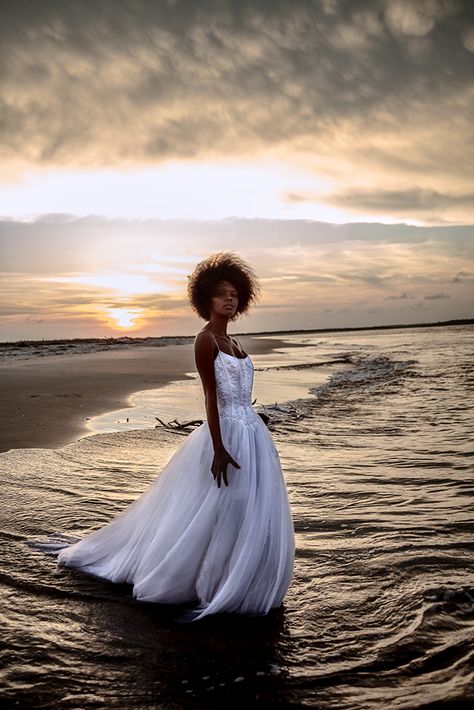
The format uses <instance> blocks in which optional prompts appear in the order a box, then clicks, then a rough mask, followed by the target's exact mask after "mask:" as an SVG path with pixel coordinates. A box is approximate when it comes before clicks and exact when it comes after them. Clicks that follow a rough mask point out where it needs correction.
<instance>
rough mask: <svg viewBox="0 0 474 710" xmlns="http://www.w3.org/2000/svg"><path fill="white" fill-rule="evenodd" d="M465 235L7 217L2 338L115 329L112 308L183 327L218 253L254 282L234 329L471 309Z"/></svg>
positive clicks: (370, 321) (0, 235) (469, 240)
mask: <svg viewBox="0 0 474 710" xmlns="http://www.w3.org/2000/svg"><path fill="white" fill-rule="evenodd" d="M473 236H474V232H473V228H470V227H415V226H410V225H404V224H399V225H384V224H376V223H371V224H363V223H357V224H346V225H333V224H326V223H323V222H310V221H305V220H288V221H281V220H259V219H253V220H252V219H249V220H245V219H229V220H223V221H207V222H186V221H183V220H143V221H138V220H125V219H122V220H117V219H114V220H105V219H98V218H97V217H95V216H93V215H92V216H90V217H88V218H80V219H73V218H71V216H70V215H69V216H64V215H49V216H47V217H46V216H43V217H42V218H41V219H36V220H30V221H29V222H20V221H13V220H4V221H2V222H0V264H1V267H2V269H3V271H2V273H0V279H1V282H2V306H1V308H0V323H1V325H2V328H3V331H2V332H3V333H4V334H5V335H4V336H3V337H4V338H9V339H13V338H14V337H24V336H23V334H25V336H27V337H30V336H32V335H34V333H33V334H32V331H31V322H32V319H33V320H39V319H42V320H43V324H42V327H43V330H42V331H38V333H37V335H38V337H60V336H61V335H62V336H63V337H64V334H65V333H68V334H69V337H73V336H74V333H75V328H78V329H79V330H78V332H80V333H82V334H83V335H84V336H85V335H88V334H89V335H90V334H91V333H92V334H95V333H98V334H99V335H103V334H104V333H108V334H113V333H114V332H116V331H114V330H113V325H110V323H111V320H112V319H113V318H114V314H115V315H116V316H117V317H118V316H119V315H122V317H123V314H125V317H130V318H132V317H137V326H136V330H134V331H133V334H136V335H153V334H157V333H162V334H183V333H192V332H194V330H195V327H196V319H195V317H194V316H193V315H192V314H191V312H190V308H189V305H188V303H187V297H186V283H187V281H186V275H187V274H189V273H190V272H191V271H192V269H193V267H194V265H195V264H197V262H198V261H200V260H201V259H202V258H203V257H205V256H208V255H209V254H210V253H212V252H215V251H221V250H223V249H228V250H235V251H237V252H238V253H239V254H240V255H241V256H242V257H243V258H244V259H247V260H248V261H249V262H250V263H251V264H252V266H253V267H254V268H255V270H256V272H257V273H258V275H259V277H260V278H261V281H262V287H263V295H262V300H261V302H260V303H259V304H258V306H257V307H256V308H255V310H254V312H253V313H252V316H251V318H250V319H244V320H243V321H242V323H239V325H238V327H239V328H242V330H251V331H252V330H253V331H259V330H278V329H285V328H289V329H295V328H309V327H324V326H325V325H327V326H328V327H344V326H345V325H357V324H359V325H363V324H367V325H374V324H377V323H379V324H380V323H394V322H398V323H401V322H407V321H406V319H407V316H408V319H410V314H411V309H412V308H413V309H414V312H415V313H416V311H418V310H420V309H423V308H425V309H431V311H430V313H431V314H432V315H433V318H434V319H435V320H438V319H443V318H446V319H449V318H456V317H471V316H472V296H473V293H472V284H473V282H474V279H473V278H472V274H473V273H474V267H473V264H474V239H473ZM453 274H454V276H453ZM420 304H421V305H420ZM375 313H376V314H377V317H376V319H375V316H374V314H375ZM127 314H128V316H127ZM349 314H350V318H349ZM13 334H17V335H16V336H14V335H13ZM18 334H20V335H18Z"/></svg>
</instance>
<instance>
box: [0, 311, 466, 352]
mask: <svg viewBox="0 0 474 710" xmlns="http://www.w3.org/2000/svg"><path fill="white" fill-rule="evenodd" d="M473 324H474V318H458V319H456V320H445V321H437V322H436V323H396V324H393V325H365V326H353V327H348V328H311V329H309V330H308V329H305V328H298V329H296V330H267V331H255V332H252V333H236V335H241V336H242V337H243V336H245V335H248V336H252V335H289V334H292V335H294V334H296V333H305V334H306V333H341V332H344V331H353V330H388V329H393V328H433V327H441V326H446V325H473ZM194 337H195V335H157V336H149V337H146V338H133V337H130V336H128V335H126V336H121V337H119V338H111V337H103V338H56V339H53V340H16V341H3V342H0V347H5V346H9V347H16V348H26V347H31V346H34V347H38V346H39V345H45V346H47V345H55V344H58V343H64V344H65V345H66V346H67V345H70V346H71V347H73V346H74V344H79V343H83V344H85V343H100V344H102V345H104V344H107V343H109V344H111V345H112V344H114V345H121V344H123V345H127V344H128V345H153V344H154V343H156V341H159V344H160V345H166V343H167V342H168V341H170V342H174V343H175V342H176V341H177V340H179V341H182V342H183V343H184V342H189V341H190V340H192V339H194Z"/></svg>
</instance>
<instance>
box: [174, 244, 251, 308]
mask: <svg viewBox="0 0 474 710" xmlns="http://www.w3.org/2000/svg"><path fill="white" fill-rule="evenodd" d="M219 281H229V282H230V283H231V284H232V285H233V286H234V288H235V289H236V291H237V293H238V294H239V303H238V306H237V309H236V311H235V313H234V315H233V316H232V318H231V319H230V320H236V319H237V318H238V317H239V316H240V315H241V314H242V313H246V312H247V311H248V310H249V308H250V305H251V304H252V303H254V302H255V301H256V300H257V299H258V297H259V295H260V286H259V283H258V279H257V276H256V274H255V272H254V270H253V269H252V268H251V266H249V265H248V264H247V263H246V262H245V261H244V260H243V259H241V258H240V256H238V255H237V254H236V253H235V252H231V251H227V252H225V251H221V252H218V253H217V254H211V256H209V257H208V258H207V259H204V261H200V262H199V264H198V265H197V266H196V268H195V269H194V271H193V273H192V274H191V275H190V276H188V298H189V302H190V304H191V307H192V308H193V310H195V311H196V313H197V314H198V315H199V316H200V317H201V318H203V319H204V320H209V319H210V317H211V297H212V296H213V295H214V293H215V289H216V285H217V284H218V282H219Z"/></svg>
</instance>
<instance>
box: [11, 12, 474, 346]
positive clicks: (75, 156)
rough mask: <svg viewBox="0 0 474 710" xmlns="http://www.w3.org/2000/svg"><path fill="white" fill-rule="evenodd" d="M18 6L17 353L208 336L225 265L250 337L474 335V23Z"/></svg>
mask: <svg viewBox="0 0 474 710" xmlns="http://www.w3.org/2000/svg"><path fill="white" fill-rule="evenodd" d="M8 7H9V9H8V12H5V13H3V11H2V10H0V19H1V20H2V23H0V27H2V33H3V34H2V43H1V45H0V47H1V49H0V61H3V64H4V66H5V71H4V72H1V73H0V97H1V99H2V107H3V108H2V111H3V116H4V120H3V121H2V129H1V132H2V136H1V138H2V140H1V141H0V161H1V167H2V170H1V171H0V259H1V269H2V271H1V284H2V287H1V288H2V305H1V307H0V327H1V336H0V337H1V338H2V339H4V340H8V339H20V338H48V337H54V338H60V337H86V336H96V335H98V336H104V335H108V336H110V335H114V334H121V333H123V332H125V331H130V332H133V334H134V335H160V334H163V335H167V334H184V333H193V332H195V330H196V327H197V326H198V321H197V320H196V316H195V314H193V313H192V312H191V311H190V309H189V304H188V303H187V299H186V284H187V281H186V277H187V275H188V274H189V273H190V272H191V271H192V269H193V267H194V265H195V264H196V263H197V262H198V261H199V260H200V259H202V258H204V257H205V256H207V255H209V254H210V253H212V252H214V251H222V250H233V251H236V252H238V253H239V254H240V255H241V256H242V257H243V258H245V259H247V260H249V261H250V262H251V263H252V264H253V265H254V267H255V269H256V271H257V273H258V275H259V277H260V278H261V280H262V285H263V297H262V301H261V302H260V303H259V304H258V305H257V306H256V307H255V308H254V310H253V312H252V314H251V315H250V316H247V317H245V318H244V319H243V320H242V321H241V322H239V323H238V324H236V327H238V328H239V329H241V330H243V331H245V330H247V331H256V330H281V329H286V328H318V327H322V328H323V327H324V328H327V327H347V326H359V325H360V326H364V325H377V324H380V325H383V324H390V323H413V322H419V321H420V320H421V321H438V320H443V319H452V318H468V317H471V316H472V303H473V301H474V298H473V297H474V226H473V225H474V199H473V193H472V184H473V175H472V165H474V160H473V155H472V152H473V145H474V144H473V142H472V140H471V134H472V115H473V113H474V91H473V87H472V80H471V77H472V76H473V75H474V44H473V42H472V37H473V36H474V29H473V28H474V25H473V24H472V11H471V10H472V8H471V6H470V4H469V3H467V2H464V1H461V2H450V1H446V2H444V1H443V2H441V0H432V1H431V0H430V2H425V1H424V0H423V2H420V3H416V6H415V5H414V4H413V3H411V2H408V0H393V2H390V3H381V2H379V1H378V0H364V1H363V2H360V3H346V4H344V3H340V2H339V1H338V0H327V1H326V0H324V2H320V3H306V2H300V1H299V0H294V1H292V2H289V1H288V2H282V3H277V4H272V3H260V2H255V3H250V4H245V3H244V4H243V5H242V3H237V2H235V3H234V2H233V0H231V1H230V2H228V3H227V2H226V3H208V2H203V3H198V4H195V3H189V4H188V3H185V2H171V1H170V2H165V3H154V2H151V0H134V2H129V1H128V0H119V1H118V2H117V3H115V4H114V22H113V23H112V22H111V21H110V17H109V14H108V12H107V11H104V10H103V8H102V7H101V4H99V5H97V7H95V6H93V4H92V5H91V4H89V3H77V4H75V6H74V12H72V11H71V7H70V4H68V3H64V4H59V5H58V3H50V2H49V0H45V1H44V2H42V3H41V12H40V13H37V12H30V11H29V10H28V8H29V5H28V3H27V4H26V5H24V4H22V3H19V4H15V3H10V4H9V5H8ZM2 13H3V14H2ZM25 38H28V39H27V41H26V39H25ZM73 38H75V39H74V40H73ZM33 66H34V67H35V70H34V71H33V69H32V67H33Z"/></svg>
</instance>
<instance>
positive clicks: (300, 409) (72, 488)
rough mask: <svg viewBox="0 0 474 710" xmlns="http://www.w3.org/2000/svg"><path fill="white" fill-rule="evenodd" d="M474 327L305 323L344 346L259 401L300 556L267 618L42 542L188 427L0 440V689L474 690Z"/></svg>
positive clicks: (427, 694)
mask: <svg viewBox="0 0 474 710" xmlns="http://www.w3.org/2000/svg"><path fill="white" fill-rule="evenodd" d="M472 335H473V328H472V327H453V326H451V327H443V328H426V329H425V328H420V329H410V330H405V329H400V330H398V331H388V332H384V331H379V332H373V331H372V332H357V333H355V332H352V333H345V334H343V333H337V336H336V337H334V336H331V334H328V335H327V337H324V338H322V337H321V335H320V334H319V335H318V336H317V337H316V336H315V337H314V338H313V340H311V338H310V337H308V336H307V335H305V336H304V338H303V336H300V337H301V342H302V340H303V339H304V341H305V345H306V347H307V348H309V349H308V351H307V352H308V362H310V361H311V358H313V359H315V358H316V356H319V357H321V352H322V351H324V353H327V354H329V355H330V356H331V358H332V359H336V358H340V359H341V360H342V361H343V362H345V363H346V366H345V367H344V368H343V369H342V370H341V371H340V372H337V373H335V374H334V375H333V376H332V377H331V379H330V380H329V381H328V382H326V383H325V384H323V385H321V384H318V385H317V386H316V387H314V388H313V389H312V385H313V382H314V381H312V379H311V377H312V372H313V370H312V368H311V367H307V368H305V369H304V372H305V373H306V375H307V378H308V379H307V382H308V390H310V389H312V393H308V396H307V397H306V398H301V399H298V400H294V401H292V402H291V403H286V404H281V403H280V404H278V405H276V406H275V405H268V406H267V407H266V411H267V412H268V414H269V415H270V426H271V428H272V430H273V436H274V438H275V441H276V444H277V446H278V449H279V451H280V456H281V460H282V465H283V468H284V471H285V476H286V480H287V485H288V490H289V494H290V499H291V504H292V510H293V515H294V520H295V529H296V536H297V559H296V566H295V576H294V580H293V583H292V586H291V588H290V591H289V593H288V596H287V598H286V601H285V604H284V607H283V608H282V609H281V610H278V611H276V612H274V613H273V614H271V615H269V616H268V617H265V618H257V619H255V618H253V619H245V618H240V617H239V618H233V617H232V616H227V617H215V618H209V619H207V620H205V621H203V622H200V623H197V624H191V625H179V624H175V623H174V622H173V618H174V616H175V612H176V609H172V608H169V607H164V606H160V605H153V604H146V603H140V602H137V601H135V600H132V598H131V591H130V589H131V588H130V587H129V586H128V585H114V584H112V583H109V582H106V581H103V580H99V579H97V578H94V577H91V576H88V575H84V574H80V573H78V572H76V571H73V570H69V569H65V568H57V566H56V562H55V559H54V556H52V555H48V554H44V553H45V552H47V551H48V550H47V548H45V547H44V545H43V546H41V545H40V549H38V547H37V546H36V545H35V541H41V540H42V541H43V542H48V540H49V543H50V544H52V543H54V541H55V540H56V542H58V543H59V544H61V542H64V541H65V540H66V541H67V540H74V539H77V538H78V537H81V536H82V535H84V534H85V533H87V532H89V531H91V530H92V529H95V528H96V527H99V526H101V525H103V524H105V523H106V522H108V521H109V520H110V519H111V518H112V517H113V516H114V515H116V514H117V513H118V512H119V511H120V510H122V509H123V508H124V507H125V505H127V503H129V502H131V501H132V500H134V499H135V498H136V497H138V496H139V495H140V493H141V492H142V491H143V490H144V489H145V488H146V486H147V485H148V483H149V481H150V480H151V479H152V478H153V477H154V476H156V475H157V474H158V473H159V471H160V470H161V468H162V467H163V466H164V464H165V463H166V462H167V460H168V459H169V458H170V457H171V455H172V453H173V451H174V450H175V448H176V447H177V446H179V445H180V444H181V441H182V440H181V438H180V437H177V436H176V435H175V434H173V433H171V432H166V431H164V430H156V431H155V430H143V431H127V432H121V433H115V434H113V433H112V434H111V433H106V434H100V435H97V436H92V437H87V438H83V439H81V440H79V441H78V442H76V443H74V444H69V445H68V446H65V447H63V448H61V449H58V450H56V451H51V450H41V449H24V450H16V451H10V452H8V453H6V454H2V455H1V456H0V471H1V478H2V497H3V500H2V520H1V525H0V527H1V539H2V548H3V549H2V565H1V570H0V583H1V585H2V621H3V631H4V633H3V637H4V638H3V650H2V660H3V664H2V665H3V669H4V670H3V697H4V698H5V700H6V701H7V702H10V703H11V704H13V703H16V704H17V706H34V707H37V708H43V707H44V708H50V707H53V706H54V707H60V708H78V707H80V708H98V707H107V708H111V707H120V708H124V707H127V708H146V707H150V708H151V707H158V706H159V707H164V708H183V707H190V708H192V707H203V708H208V707H220V706H221V705H222V704H223V703H227V704H229V703H232V704H233V705H234V706H235V705H239V704H244V703H247V704H248V705H249V704H250V705H253V706H256V705H261V706H262V707H267V706H280V707H291V706H295V707H298V706H299V707H302V706H307V707H321V708H336V707H337V708H348V709H349V708H350V709H351V710H352V709H353V708H355V709H358V708H360V709H361V710H362V709H364V710H365V709H366V708H379V707H381V706H382V705H387V706H390V707H397V708H413V707H420V706H424V707H426V706H428V705H429V704H430V703H431V704H433V706H434V705H435V704H437V703H442V702H446V701H449V702H454V701H457V702H459V701H461V700H462V701H464V702H466V703H467V702H468V701H469V700H472V699H474V697H473V696H474V693H473V690H472V671H471V668H472V655H473V640H474V617H473V611H474V573H473V554H472V553H473V528H474V525H473V505H472V504H473V483H472V481H473V477H472V451H473V447H472V408H473V402H472V390H473V382H474V377H473V374H474V373H473V367H472V356H471V353H472V344H473V343H472V340H473V338H472ZM288 339H289V340H293V341H294V342H295V341H296V342H298V336H289V338H288ZM311 349H313V353H311ZM256 376H257V377H258V373H256ZM300 376H301V369H300V371H299V374H298V377H300ZM317 381H318V382H319V380H317ZM48 536H49V537H48Z"/></svg>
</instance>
